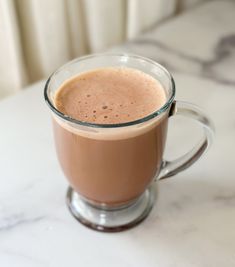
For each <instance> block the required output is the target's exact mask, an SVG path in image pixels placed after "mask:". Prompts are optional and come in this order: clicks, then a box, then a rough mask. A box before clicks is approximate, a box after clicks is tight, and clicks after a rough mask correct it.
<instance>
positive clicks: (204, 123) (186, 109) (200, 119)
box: [157, 101, 214, 180]
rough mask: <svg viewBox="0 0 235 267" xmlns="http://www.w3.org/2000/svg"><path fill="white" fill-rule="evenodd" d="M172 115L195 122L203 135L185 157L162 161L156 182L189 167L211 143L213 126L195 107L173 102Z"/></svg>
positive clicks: (186, 103) (185, 103)
mask: <svg viewBox="0 0 235 267" xmlns="http://www.w3.org/2000/svg"><path fill="white" fill-rule="evenodd" d="M174 115H179V116H185V117H189V118H191V119H193V120H195V121H196V122H197V123H199V124H200V126H201V127H202V128H203V133H204V134H203V137H202V139H201V140H200V141H199V143H198V144H197V145H196V146H195V147H194V148H192V149H191V150H190V151H189V152H187V153H186V154H185V155H183V156H181V157H179V158H177V159H175V160H173V161H167V160H163V162H162V169H161V171H160V174H159V176H158V177H157V180H161V179H165V178H168V177H171V176H173V175H175V174H177V173H178V172H181V171H183V170H185V169H187V168H188V167H190V166H191V165H192V164H193V163H195V162H196V161H197V160H198V159H199V158H200V157H201V156H202V154H203V153H204V152H206V151H207V149H208V148H209V147H210V145H211V144H212V141H213V137H214V125H213V123H212V122H211V121H210V119H209V118H208V117H207V116H206V115H205V114H204V113H203V112H202V111H201V110H200V109H199V108H198V107H197V106H195V105H193V104H191V103H188V102H184V101H174V102H173V103H172V106H171V109H170V112H169V117H170V116H174Z"/></svg>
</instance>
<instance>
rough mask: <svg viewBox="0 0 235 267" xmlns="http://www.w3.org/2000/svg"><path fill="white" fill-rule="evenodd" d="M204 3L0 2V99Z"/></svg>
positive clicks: (117, 0) (158, 0)
mask: <svg viewBox="0 0 235 267" xmlns="http://www.w3.org/2000/svg"><path fill="white" fill-rule="evenodd" d="M200 1H203V0H0V98H2V97H4V96H6V95H9V94H12V93H14V92H17V91H18V90H20V89H21V88H23V87H24V86H26V85H27V84H29V83H32V82H35V81H37V80H39V79H41V78H44V77H47V76H48V75H49V74H50V73H51V72H52V71H54V70H55V69H56V68H57V67H59V66H60V65H62V64H64V63H65V62H66V61H68V60H70V59H72V58H74V57H78V56H80V55H83V54H87V53H94V52H99V51H103V50H105V49H107V48H108V47H110V46H112V45H115V44H118V43H120V42H123V41H124V40H125V39H130V38H134V37H135V36H136V35H137V34H139V33H141V32H142V31H144V30H146V29H148V28H149V27H151V26H153V25H155V24H156V23H159V22H160V21H162V20H164V19H167V18H169V17H170V16H172V15H173V14H175V13H176V12H177V11H178V10H179V9H180V10H182V9H185V8H187V7H189V6H192V5H194V4H195V3H197V2H200Z"/></svg>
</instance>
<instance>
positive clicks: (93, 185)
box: [44, 54, 214, 232]
mask: <svg viewBox="0 0 235 267" xmlns="http://www.w3.org/2000/svg"><path fill="white" fill-rule="evenodd" d="M103 67H128V68H134V69H138V70H141V71H143V72H145V73H147V74H149V75H151V76H152V77H153V78H155V79H157V80H158V81H159V82H160V83H161V85H162V86H163V88H164V90H165V93H166V96H167V101H166V103H165V104H164V106H162V107H161V108H160V109H159V110H156V111H155V112H154V113H152V114H150V115H148V116H146V117H144V118H141V119H138V120H136V121H131V122H128V123H121V124H95V123H87V122H84V121H79V120H75V119H73V118H71V117H69V116H67V115H65V114H63V113H61V112H60V111H59V110H57V108H56V107H55V104H54V96H55V93H56V91H57V90H58V89H59V88H60V86H61V85H62V84H63V83H64V82H65V81H67V80H68V79H70V78H71V77H73V76H75V75H78V74H79V73H81V72H86V71H89V70H92V69H96V68H103ZM44 97H45V101H46V103H47V104H48V106H49V108H50V110H51V114H52V120H53V128H54V137H55V144H56V150H57V155H58V159H59V162H60V164H61V167H62V170H63V172H64V174H65V176H66V177H67V179H68V181H69V184H70V186H69V188H68V191H67V205H68V208H69V210H70V211H71V213H72V215H73V216H74V217H75V218H76V219H77V220H78V221H80V222H81V223H82V224H84V225H86V226H88V227H90V228H92V229H95V230H99V231H106V232H115V231H121V230H125V229H128V228H130V227H133V226H135V225H137V224H138V223H140V222H141V221H142V220H143V219H145V218H146V217H147V215H148V214H149V212H150V211H151V209H152V207H153V205H154V203H155V190H154V185H153V183H154V182H156V181H158V180H161V179H165V178H168V177H171V176H173V175H175V174H177V173H178V172H180V171H183V170H184V169H186V168H188V167H189V166H191V165H192V164H193V163H194V162H195V161H197V160H198V159H199V158H200V157H201V155H202V154H203V153H204V152H205V151H206V150H207V149H208V147H209V146H210V144H211V142H212V137H213V132H214V130H213V129H214V128H213V125H212V123H211V122H210V120H209V119H208V117H207V116H206V115H205V114H203V112H202V111H201V110H200V109H199V108H197V107H196V106H195V105H193V104H190V103H186V102H180V101H176V100H175V99H174V98H175V83H174V80H173V78H172V76H171V75H170V73H169V72H168V71H167V70H166V69H165V68H164V67H163V66H161V65H160V64H158V63H156V62H154V61H152V60H150V59H147V58H144V57H141V56H137V55H128V54H97V55H89V56H85V57H81V58H78V59H75V60H73V61H71V62H69V63H67V64H66V65H64V66H62V67H61V68H60V69H58V70H57V71H55V72H54V73H53V74H52V75H51V76H50V78H49V79H48V80H47V82H46V85H45V90H44ZM175 115H181V116H185V117H189V118H191V119H192V120H195V122H196V123H199V124H200V126H201V127H202V128H203V133H204V135H203V137H202V138H201V141H200V142H199V143H198V144H196V145H195V147H194V148H193V149H192V150H191V151H189V152H188V153H186V154H185V155H183V156H181V157H179V158H178V159H176V160H173V161H167V160H164V159H163V153H164V147H165V141H166V135H167V125H168V119H169V117H171V116H175Z"/></svg>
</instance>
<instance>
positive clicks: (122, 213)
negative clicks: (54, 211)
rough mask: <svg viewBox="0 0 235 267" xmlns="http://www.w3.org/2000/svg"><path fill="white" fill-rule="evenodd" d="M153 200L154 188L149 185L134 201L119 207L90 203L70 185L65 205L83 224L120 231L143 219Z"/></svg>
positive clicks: (104, 230)
mask: <svg viewBox="0 0 235 267" xmlns="http://www.w3.org/2000/svg"><path fill="white" fill-rule="evenodd" d="M154 202H155V190H154V187H153V186H150V187H149V188H148V189H147V190H146V191H145V192H144V193H143V194H142V195H141V196H140V197H139V198H138V199H137V200H136V201H135V202H132V203H131V204H128V205H126V206H122V207H120V208H114V209H111V208H105V207H104V208H103V207H96V206H94V205H91V204H90V203H88V202H87V201H86V200H84V198H83V197H81V196H80V195H79V194H78V193H77V192H76V191H74V190H73V189H72V188H71V187H69V188H68V191H67V206H68V208H69V210H70V212H71V213H72V215H73V216H74V217H75V219H77V220H78V221H79V222H80V223H82V224H83V225H85V226H87V227H89V228H91V229H93V230H97V231H101V232H120V231H124V230H127V229H129V228H132V227H134V226H136V225H137V224H139V223H140V222H141V221H143V220H144V219H145V218H146V217H147V216H148V214H149V212H150V211H151V209H152V207H153V204H154Z"/></svg>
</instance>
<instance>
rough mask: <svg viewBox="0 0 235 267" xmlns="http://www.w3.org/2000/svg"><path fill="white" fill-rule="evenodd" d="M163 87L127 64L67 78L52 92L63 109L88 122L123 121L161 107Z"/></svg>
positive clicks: (134, 118) (65, 112) (162, 103)
mask: <svg viewBox="0 0 235 267" xmlns="http://www.w3.org/2000/svg"><path fill="white" fill-rule="evenodd" d="M165 102H166V95H165V91H164V89H163V88H162V86H161V85H160V83H159V82H158V81H157V80H155V79H154V78H152V77H151V76H150V75H148V74H146V73H144V72H141V71H139V70H136V69H131V68H126V67H110V68H100V69H95V70H92V71H88V72H84V73H82V74H79V75H77V76H75V77H73V78H71V79H70V80H68V81H66V82H65V83H64V84H63V85H62V86H61V88H59V90H58V91H57V93H56V95H55V106H56V108H57V109H58V110H59V111H61V112H62V113H64V114H66V115H68V116H70V117H72V118H74V119H77V120H80V121H86V122H91V123H101V124H110V123H112V124H113V123H124V122H130V121H134V120H137V119H141V118H143V117H145V116H147V115H149V114H151V113H153V112H154V111H156V110H158V109H159V108H161V107H162V106H163V105H164V104H165Z"/></svg>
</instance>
